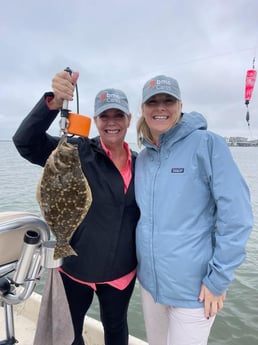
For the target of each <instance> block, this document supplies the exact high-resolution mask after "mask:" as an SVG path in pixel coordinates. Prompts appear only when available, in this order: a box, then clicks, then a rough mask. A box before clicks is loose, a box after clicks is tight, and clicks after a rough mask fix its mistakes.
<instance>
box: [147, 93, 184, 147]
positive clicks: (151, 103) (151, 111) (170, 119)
mask: <svg viewBox="0 0 258 345" xmlns="http://www.w3.org/2000/svg"><path fill="white" fill-rule="evenodd" d="M181 110H182V103H181V101H178V100H177V99H176V98H175V97H173V96H170V95H168V94H165V93H161V94H157V95H154V96H152V97H151V98H149V99H148V100H147V101H146V102H145V103H144V104H142V116H143V117H144V118H145V121H146V123H147V125H148V126H149V128H150V131H151V134H152V136H153V139H154V142H155V143H156V144H157V143H158V142H159V137H160V135H161V134H163V133H165V132H167V131H168V130H169V129H170V128H172V127H173V126H175V124H176V123H177V122H178V120H179V119H180V115H181Z"/></svg>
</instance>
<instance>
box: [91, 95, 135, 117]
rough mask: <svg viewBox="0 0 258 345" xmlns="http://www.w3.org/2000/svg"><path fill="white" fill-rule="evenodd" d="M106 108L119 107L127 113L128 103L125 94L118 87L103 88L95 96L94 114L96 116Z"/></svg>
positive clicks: (128, 112)
mask: <svg viewBox="0 0 258 345" xmlns="http://www.w3.org/2000/svg"><path fill="white" fill-rule="evenodd" d="M108 109H119V110H122V111H123V112H124V113H125V114H127V115H129V114H130V111H129V105H128V100H127V97H126V95H125V94H124V92H123V91H121V90H118V89H105V90H101V91H99V92H98V94H97V96H96V98H95V105H94V115H95V116H98V115H99V114H101V113H102V112H103V111H105V110H108Z"/></svg>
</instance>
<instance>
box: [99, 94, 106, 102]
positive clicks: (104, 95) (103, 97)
mask: <svg viewBox="0 0 258 345" xmlns="http://www.w3.org/2000/svg"><path fill="white" fill-rule="evenodd" d="M99 98H100V100H101V101H102V102H104V101H105V99H106V98H107V95H106V92H103V93H102V94H101V95H100V96H99Z"/></svg>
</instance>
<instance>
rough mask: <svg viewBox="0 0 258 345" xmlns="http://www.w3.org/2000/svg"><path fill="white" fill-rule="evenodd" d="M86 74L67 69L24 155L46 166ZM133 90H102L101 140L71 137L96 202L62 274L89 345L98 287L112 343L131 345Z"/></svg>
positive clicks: (78, 333) (24, 128) (22, 142)
mask: <svg viewBox="0 0 258 345" xmlns="http://www.w3.org/2000/svg"><path fill="white" fill-rule="evenodd" d="M78 76H79V74H78V73H77V72H74V73H72V74H71V75H70V74H69V73H68V72H65V71H63V72H60V73H57V74H56V75H55V77H54V78H53V80H52V88H53V92H48V93H45V95H44V96H43V97H42V98H41V99H40V101H39V102H38V103H37V104H36V106H35V107H34V108H33V109H32V111H31V112H30V113H29V115H28V116H27V117H26V118H25V119H24V120H23V122H22V123H21V125H20V126H19V128H18V130H17V131H16V133H15V135H14V136H13V141H14V144H15V146H16V148H17V150H18V151H19V153H20V154H21V156H23V157H24V158H26V159H27V160H29V161H30V162H32V163H34V164H38V165H41V166H44V165H45V163H46V160H47V158H48V156H49V155H50V153H51V152H52V151H53V150H54V149H55V148H56V146H57V144H58V141H59V138H58V137H53V136H50V135H49V134H47V130H48V128H49V127H50V125H51V123H52V122H53V121H54V119H55V118H56V116H57V114H58V112H59V110H60V109H61V107H62V104H63V100H64V99H65V100H68V101H69V100H72V97H73V92H74V86H75V84H76V82H77V79H78ZM130 120H131V114H130V112H129V107H128V101H127V97H126V95H125V94H124V93H123V92H122V91H120V90H117V89H106V90H102V91H100V92H99V93H98V94H97V96H96V98H95V109H94V121H95V124H96V127H97V129H98V131H99V137H96V138H93V139H89V138H85V137H73V138H68V142H70V143H72V144H76V145H78V150H79V156H80V160H81V165H82V170H83V172H84V174H85V176H86V178H87V180H88V183H89V185H90V188H91V192H92V204H91V207H90V209H89V211H88V213H87V215H86V217H85V219H84V220H83V221H82V222H81V224H80V226H79V227H78V229H77V230H76V232H75V233H74V235H73V237H72V240H71V246H72V247H73V248H74V250H75V251H76V253H77V254H78V256H69V257H66V258H64V261H63V265H62V267H61V275H62V278H63V282H64V287H65V290H66V294H67V300H68V303H69V306H70V310H71V316H72V320H73V327H74V333H75V339H74V341H73V343H72V345H83V344H84V341H83V337H82V330H83V322H84V317H85V315H86V313H87V311H88V309H89V307H90V305H91V303H92V300H93V296H94V292H95V293H96V295H97V297H98V300H99V305H100V316H101V321H102V323H103V326H104V334H105V344H106V345H127V344H128V325H127V310H128V305H129V301H130V298H131V295H132V291H133V288H134V284H135V273H136V264H137V262H136V254H135V227H136V223H137V220H138V218H139V210H138V207H137V205H136V202H135V196H134V178H133V177H134V164H135V158H136V154H135V153H134V152H132V151H131V150H130V149H129V147H128V144H127V143H126V142H125V141H124V139H125V135H126V132H127V128H128V127H129V125H130Z"/></svg>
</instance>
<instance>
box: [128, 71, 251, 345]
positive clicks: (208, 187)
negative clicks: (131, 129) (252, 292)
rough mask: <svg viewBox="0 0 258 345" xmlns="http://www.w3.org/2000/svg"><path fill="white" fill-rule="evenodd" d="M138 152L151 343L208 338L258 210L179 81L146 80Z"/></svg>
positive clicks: (142, 268)
mask: <svg viewBox="0 0 258 345" xmlns="http://www.w3.org/2000/svg"><path fill="white" fill-rule="evenodd" d="M137 134H138V139H139V141H140V142H141V143H142V144H143V145H144V146H145V149H144V150H142V151H141V152H140V154H139V155H138V158H137V160H136V174H135V188H136V200H137V203H138V205H139V207H140V211H141V216H140V220H139V223H138V226H137V231H136V245H137V257H138V279H139V282H140V284H141V291H142V301H143V311H144V319H145V325H146V331H147V338H148V341H149V344H150V345H205V344H207V341H208V337H209V333H210V329H211V326H212V324H213V321H214V318H215V315H216V314H217V312H218V310H220V309H222V307H223V301H224V298H225V292H226V290H227V288H228V287H229V285H230V284H231V282H232V280H233V274H234V271H235V270H236V268H237V267H238V266H239V265H240V264H241V263H242V262H243V260H244V259H245V255H246V254H245V246H246V243H247V240H248V237H249V235H250V232H251V229H252V225H253V217H252V210H251V205H250V194H249V190H248V187H247V185H246V183H245V181H244V179H243V177H242V176H241V174H240V172H239V170H238V168H237V166H236V164H235V162H234V160H233V159H232V156H231V153H230V150H229V149H228V147H227V145H226V143H225V140H224V139H223V138H222V137H220V136H218V135H217V134H214V133H212V132H210V131H208V130H207V124H206V121H205V119H204V118H203V116H202V115H201V114H198V113H194V112H193V113H189V114H186V113H182V102H181V95H180V89H179V86H178V83H177V81H176V80H175V79H173V78H170V77H167V76H164V75H162V76H156V77H154V78H152V79H151V80H149V81H148V82H147V83H146V84H145V85H144V88H143V99H142V116H141V118H140V119H139V122H138V126H137Z"/></svg>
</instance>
